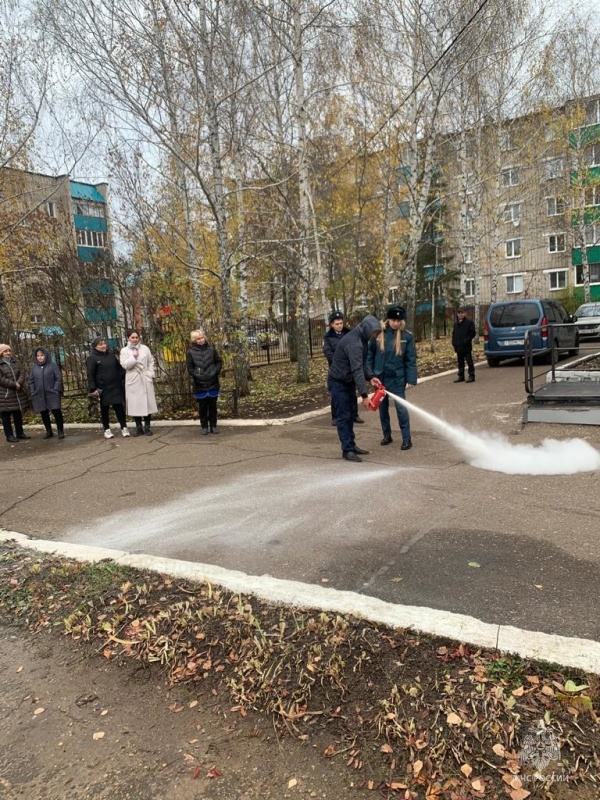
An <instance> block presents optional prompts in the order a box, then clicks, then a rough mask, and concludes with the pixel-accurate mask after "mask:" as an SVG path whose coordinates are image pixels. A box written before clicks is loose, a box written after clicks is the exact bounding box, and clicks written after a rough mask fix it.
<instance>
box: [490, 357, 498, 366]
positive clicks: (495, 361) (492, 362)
mask: <svg viewBox="0 0 600 800" xmlns="http://www.w3.org/2000/svg"><path fill="white" fill-rule="evenodd" d="M487 363H488V367H499V366H500V359H499V358H492V357H491V356H487Z"/></svg>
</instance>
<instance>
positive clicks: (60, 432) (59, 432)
mask: <svg viewBox="0 0 600 800" xmlns="http://www.w3.org/2000/svg"><path fill="white" fill-rule="evenodd" d="M56 433H57V436H58V438H59V439H64V438H65V432H64V430H63V428H58V429H57V431H56Z"/></svg>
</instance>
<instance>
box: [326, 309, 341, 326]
mask: <svg viewBox="0 0 600 800" xmlns="http://www.w3.org/2000/svg"><path fill="white" fill-rule="evenodd" d="M328 319H329V324H330V325H331V323H332V322H334V321H335V320H336V319H344V315H343V314H342V312H341V311H338V310H337V309H336V310H335V311H332V312H331V314H330V315H329V317H328Z"/></svg>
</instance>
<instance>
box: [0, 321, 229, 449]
mask: <svg viewBox="0 0 600 800" xmlns="http://www.w3.org/2000/svg"><path fill="white" fill-rule="evenodd" d="M186 365H187V371H188V373H189V375H190V377H191V378H192V379H193V384H194V397H195V398H196V399H197V400H198V409H199V415H200V425H201V432H202V434H207V433H209V431H210V432H211V433H218V432H219V431H218V428H217V398H218V396H219V388H220V387H219V374H220V372H221V369H222V366H223V362H222V361H221V358H220V356H219V354H218V352H217V350H216V348H215V347H214V346H213V345H211V344H210V343H209V342H208V340H207V338H206V334H205V333H204V331H202V330H195V331H192V333H191V335H190V346H189V349H188V351H187V357H186ZM86 371H87V384H88V394H89V396H90V397H91V398H93V399H94V400H97V401H98V403H99V406H100V419H101V422H102V428H103V430H104V437H105V438H106V439H113V438H114V434H113V432H112V431H111V429H110V410H111V408H112V409H113V411H114V414H115V416H116V418H117V422H118V424H119V428H120V429H121V435H122V436H124V437H128V436H130V432H129V428H128V426H127V416H129V417H133V420H134V422H135V431H134V436H143V435H145V436H152V433H153V431H152V427H151V422H152V415H153V414H155V413H156V412H157V411H158V408H157V404H156V395H155V391H154V378H155V375H156V372H155V360H154V356H153V355H152V352H151V351H150V348H149V347H147V346H146V345H145V344H143V343H142V342H141V340H140V334H139V332H138V331H136V330H130V331H128V333H127V343H126V345H125V346H124V347H122V348H121V350H120V351H119V353H118V355H117V354H116V353H114V352H113V351H112V350H111V349H110V347H109V342H108V340H107V339H106V337H103V336H99V337H97V338H96V339H94V340H93V341H92V345H91V353H90V355H89V356H88V358H87V359H86ZM62 394H63V380H62V373H61V370H60V367H59V366H58V364H56V362H54V361H52V356H51V354H50V352H49V351H48V350H47V349H46V348H44V347H36V348H35V350H34V352H33V361H32V364H31V367H30V369H29V374H26V373H25V371H24V369H23V367H22V366H21V365H20V364H19V362H18V361H17V359H16V358H15V356H14V354H13V351H12V348H11V347H10V345H8V344H0V414H1V417H2V426H3V428H4V435H5V436H6V440H7V441H8V442H11V443H16V442H18V441H19V440H28V439H30V438H31V437H30V436H28V435H27V434H26V433H25V430H24V428H23V414H24V412H25V411H27V410H29V408H32V409H33V411H36V412H38V413H39V414H40V415H41V418H42V423H43V425H44V429H45V434H44V437H43V438H44V439H50V438H52V437H53V436H54V431H53V430H52V423H51V418H50V414H51V413H52V415H53V417H54V421H55V424H56V431H57V435H58V438H59V439H64V437H65V432H64V420H63V414H62V409H61V399H62Z"/></svg>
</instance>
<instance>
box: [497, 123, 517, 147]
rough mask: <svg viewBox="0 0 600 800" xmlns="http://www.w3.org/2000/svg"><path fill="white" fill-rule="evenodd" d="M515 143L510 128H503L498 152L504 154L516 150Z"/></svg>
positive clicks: (513, 134)
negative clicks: (500, 151)
mask: <svg viewBox="0 0 600 800" xmlns="http://www.w3.org/2000/svg"><path fill="white" fill-rule="evenodd" d="M516 149H517V143H516V141H515V133H514V131H512V130H511V129H510V128H504V130H501V131H500V150H502V151H503V152H504V153H506V152H507V151H509V150H516Z"/></svg>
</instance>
